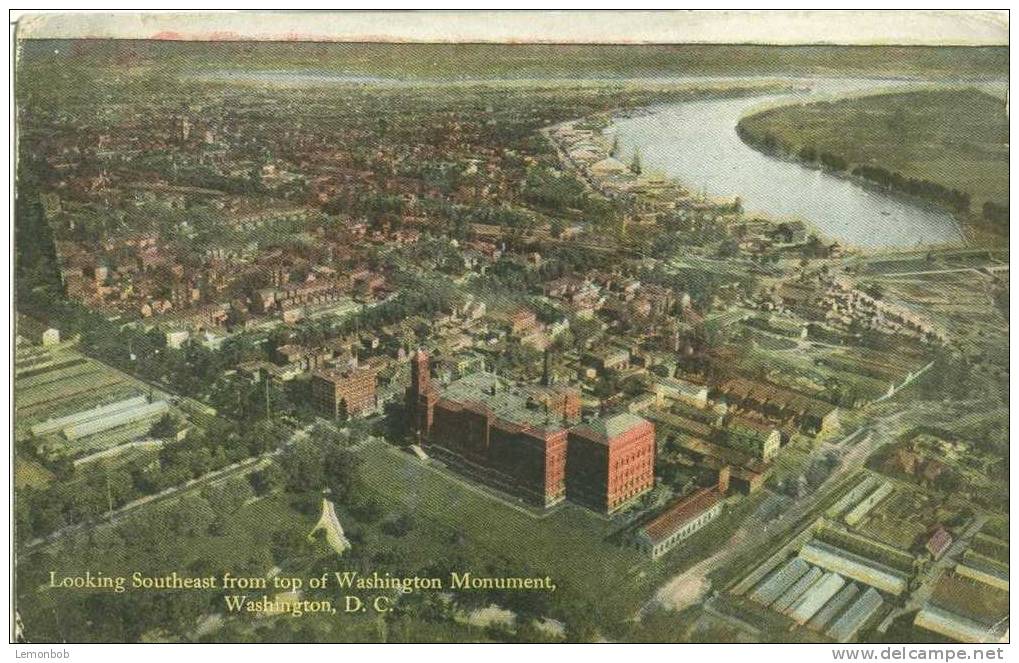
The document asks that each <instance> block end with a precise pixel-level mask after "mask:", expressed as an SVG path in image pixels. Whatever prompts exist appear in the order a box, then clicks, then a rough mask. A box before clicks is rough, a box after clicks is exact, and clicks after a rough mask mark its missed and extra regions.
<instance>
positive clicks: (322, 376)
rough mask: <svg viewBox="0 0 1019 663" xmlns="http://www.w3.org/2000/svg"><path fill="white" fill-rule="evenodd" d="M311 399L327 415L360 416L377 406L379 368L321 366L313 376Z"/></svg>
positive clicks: (334, 416) (333, 416)
mask: <svg viewBox="0 0 1019 663" xmlns="http://www.w3.org/2000/svg"><path fill="white" fill-rule="evenodd" d="M311 400H312V402H313V403H314V404H315V407H316V409H318V410H319V411H320V412H322V414H324V415H325V416H328V417H331V418H336V417H340V416H343V415H347V416H351V417H356V416H360V415H362V414H365V413H366V412H369V411H371V410H373V409H375V406H376V402H375V371H374V370H372V369H370V368H354V369H349V370H341V369H335V368H334V369H327V370H318V371H315V372H314V373H312V376H311Z"/></svg>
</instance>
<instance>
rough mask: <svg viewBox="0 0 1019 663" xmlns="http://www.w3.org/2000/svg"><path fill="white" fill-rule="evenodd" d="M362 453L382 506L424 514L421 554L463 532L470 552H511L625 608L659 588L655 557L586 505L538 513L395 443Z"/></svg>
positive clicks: (578, 591)
mask: <svg viewBox="0 0 1019 663" xmlns="http://www.w3.org/2000/svg"><path fill="white" fill-rule="evenodd" d="M362 455H363V456H364V458H365V464H364V466H363V468H362V474H363V477H364V480H365V482H366V483H367V484H368V487H369V489H370V490H371V491H372V492H373V493H375V495H376V497H377V498H378V499H379V500H380V501H381V502H382V503H383V509H384V510H386V511H390V510H396V509H399V510H403V511H408V512H409V513H411V514H412V516H413V517H414V518H416V519H418V520H420V521H422V523H421V525H420V527H419V528H418V529H419V530H420V529H424V530H426V531H427V535H426V534H422V533H420V532H419V533H418V534H417V536H419V543H420V545H421V546H422V547H423V548H424V549H419V550H418V554H420V555H428V554H439V555H442V554H445V552H448V549H449V548H450V545H449V541H450V540H451V538H453V537H456V536H457V535H459V537H460V539H461V540H462V541H463V546H464V547H467V548H471V549H473V550H470V551H465V552H469V553H475V554H477V553H480V555H479V556H480V557H481V558H497V557H505V558H508V560H509V561H510V563H511V564H512V568H514V569H515V570H516V571H517V572H519V573H520V574H522V575H523V574H534V575H541V576H544V575H550V576H552V578H553V580H554V581H555V582H556V583H557V585H559V587H560V588H561V589H562V590H563V591H566V592H569V593H571V594H573V595H574V596H579V597H583V598H584V599H587V600H588V601H591V602H594V601H595V600H596V599H599V598H601V600H600V601H599V603H600V606H602V607H604V608H606V609H611V610H613V611H618V612H619V613H620V614H632V612H633V611H635V610H636V608H637V607H638V606H639V604H640V602H641V601H642V600H644V599H646V598H647V597H648V596H649V595H650V594H651V593H652V591H653V589H654V585H653V583H652V580H653V578H652V576H655V575H657V574H655V573H653V572H651V573H648V572H649V571H650V569H651V564H650V562H649V561H648V560H647V559H646V558H644V557H643V556H641V555H640V554H639V553H638V552H636V551H634V550H631V549H628V548H624V547H622V546H620V545H619V544H618V543H613V542H610V541H608V540H607V539H608V537H609V536H611V535H612V534H613V533H614V531H615V529H616V528H615V527H614V526H613V524H612V523H611V522H610V521H608V520H606V519H604V518H601V517H599V516H598V515H596V514H594V513H592V512H590V511H587V510H586V509H582V508H580V507H577V506H574V505H572V504H566V505H564V506H563V507H561V508H559V509H557V510H556V511H555V512H554V513H551V514H548V515H545V516H543V517H538V516H535V515H532V514H531V513H529V511H530V510H529V509H526V508H525V507H515V506H511V503H510V502H509V499H508V498H507V500H506V501H503V500H502V499H500V498H498V497H496V496H495V495H493V494H490V493H489V492H488V491H487V489H483V488H479V487H476V486H474V485H472V484H470V483H468V482H467V480H465V479H461V478H460V477H459V476H457V475H454V474H452V472H451V471H450V470H445V469H439V468H436V467H432V466H426V465H424V464H422V463H421V462H419V461H417V460H416V459H413V458H411V457H410V456H409V455H407V454H405V453H403V452H401V451H399V450H397V449H394V448H391V447H381V446H375V447H371V448H369V449H368V450H366V452H365V453H363V454H362ZM466 556H467V557H468V558H469V557H471V556H474V555H473V554H468V555H466ZM606 599H608V600H606Z"/></svg>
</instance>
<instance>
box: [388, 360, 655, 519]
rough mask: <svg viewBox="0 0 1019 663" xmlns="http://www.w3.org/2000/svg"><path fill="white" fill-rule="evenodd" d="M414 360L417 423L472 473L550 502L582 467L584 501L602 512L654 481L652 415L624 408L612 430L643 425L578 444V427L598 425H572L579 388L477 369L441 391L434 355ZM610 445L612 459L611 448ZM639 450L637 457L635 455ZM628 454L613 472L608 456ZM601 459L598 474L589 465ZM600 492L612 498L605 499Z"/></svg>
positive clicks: (446, 456) (411, 405)
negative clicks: (431, 367)
mask: <svg viewBox="0 0 1019 663" xmlns="http://www.w3.org/2000/svg"><path fill="white" fill-rule="evenodd" d="M412 361H413V363H412V364H411V386H410V387H409V388H408V389H407V406H408V422H409V424H410V427H411V430H412V431H413V433H414V434H415V436H416V437H417V439H418V440H419V441H420V442H421V443H422V444H424V445H427V446H428V447H429V449H431V450H432V453H433V454H436V455H438V456H440V457H441V458H443V460H444V461H446V462H448V463H449V464H450V465H452V466H454V467H457V468H458V469H459V470H461V471H463V472H466V473H467V474H469V475H470V476H472V477H474V478H477V479H479V480H481V481H483V482H485V483H488V484H489V485H494V486H496V487H498V488H500V489H503V490H506V491H508V492H512V493H515V494H518V495H522V496H524V497H525V498H526V499H528V500H529V501H531V502H533V503H536V504H539V505H542V506H551V505H553V504H556V503H558V502H560V501H562V500H563V499H564V497H566V496H567V494H568V493H567V481H568V476H569V475H570V473H571V472H574V468H576V471H575V474H576V477H575V482H574V483H575V486H576V488H577V490H578V491H579V492H578V493H577V494H578V496H582V495H583V494H585V493H584V490H587V492H590V493H591V494H592V495H593V496H594V497H593V498H592V499H591V500H589V501H585V502H582V503H584V504H585V505H589V506H591V507H592V508H595V509H598V510H600V511H609V510H615V509H618V508H619V507H620V506H622V505H623V504H624V503H625V502H626V501H628V500H629V499H632V498H633V497H635V496H636V495H639V494H640V493H643V492H644V491H646V490H647V489H648V488H650V487H651V485H652V484H653V482H654V477H653V470H654V453H655V443H654V427H653V426H652V425H651V424H650V423H649V422H647V421H645V420H643V419H640V418H639V417H634V416H633V415H620V416H622V417H624V420H618V421H616V419H617V418H615V417H614V418H612V419H610V420H608V421H615V423H612V424H611V429H612V430H613V431H615V430H616V429H617V428H620V429H621V428H624V427H625V425H624V424H625V423H632V422H633V421H634V420H635V421H636V422H639V423H641V424H642V425H640V426H637V427H636V428H634V429H633V430H630V429H627V430H625V431H623V433H622V434H621V435H619V436H615V435H614V436H613V438H612V440H611V444H608V445H605V444H594V445H589V444H588V439H587V438H586V437H584V436H583V435H581V437H582V438H583V439H582V441H581V442H578V443H577V444H578V448H577V450H576V451H574V450H573V449H572V445H573V442H572V438H573V432H572V431H573V430H575V429H576V428H581V427H584V426H587V427H591V426H593V425H595V424H582V425H581V426H577V427H574V424H575V423H576V420H577V419H578V418H579V416H580V395H579V393H577V392H576V390H571V389H569V388H567V387H555V388H549V387H538V386H535V385H519V384H516V383H513V382H511V381H509V380H505V379H503V378H500V377H499V376H497V375H494V374H492V373H486V372H477V373H472V374H470V375H467V376H465V377H464V378H461V379H460V380H457V381H455V382H452V383H451V384H449V385H448V386H446V387H445V388H444V389H443V390H442V392H441V394H440V393H439V391H438V389H436V387H435V386H434V385H432V384H431V381H430V379H429V376H428V356H427V355H426V354H425V353H423V352H420V351H419V352H418V353H417V355H415V357H414V359H413V360H412ZM648 435H650V437H649V438H648V437H647V436H648ZM649 441H650V445H648V442H649ZM609 448H611V450H612V453H611V459H609V458H608V456H607V455H606V449H609ZM638 453H639V455H640V460H639V462H638V461H631V456H633V455H635V454H638ZM648 453H649V454H650V460H649V461H648V460H647V459H646V458H645V456H646V454H648ZM624 458H625V460H626V462H627V465H626V467H621V468H617V469H616V470H613V471H612V472H609V470H608V465H607V463H609V462H616V461H620V460H623V459H624ZM571 459H572V462H573V465H570V462H571ZM601 465H604V468H603V469H604V471H603V472H601V474H600V475H599V473H598V471H597V469H590V468H597V467H599V466H601ZM638 469H639V471H640V476H639V480H638V479H637V476H638V475H637V471H638ZM645 475H646V476H645ZM599 476H601V478H600V479H599ZM599 481H601V482H602V484H603V485H601V486H599V484H598V482H599ZM599 494H604V495H611V498H608V497H605V498H603V499H601V500H600V501H599V499H598V497H597V495H599ZM624 494H625V496H626V497H623V495H624ZM578 501H579V500H578ZM609 504H611V507H609V506H607V505H609Z"/></svg>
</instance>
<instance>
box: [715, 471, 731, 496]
mask: <svg viewBox="0 0 1019 663" xmlns="http://www.w3.org/2000/svg"><path fill="white" fill-rule="evenodd" d="M730 471H731V468H730V467H729V466H728V465H723V466H722V467H720V468H719V469H718V492H720V493H721V494H722V495H725V494H726V493H728V492H729V472H730Z"/></svg>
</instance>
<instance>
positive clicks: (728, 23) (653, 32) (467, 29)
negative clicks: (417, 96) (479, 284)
mask: <svg viewBox="0 0 1019 663" xmlns="http://www.w3.org/2000/svg"><path fill="white" fill-rule="evenodd" d="M17 34H18V37H19V38H38V39H44V38H80V37H95V38H114V39H153V38H155V39H176V40H252V39H257V40H304V41H347V42H356V41H406V42H464V41H466V42H498V43H507V42H508V43H513V42H544V43H758V44H903V45H921V44H929V45H933V44H959V45H981V46H986V45H1007V44H1008V12H1007V11H1005V12H1003V11H946V10H938V11H934V10H907V11H897V10H896V11H892V10H889V11H878V10H857V11H809V10H759V11H750V10H739V11H632V12H624V11H601V12H598V11H536V10H528V11H392V12H239V11H225V12H215V13H199V12H189V13H154V12H153V13H137V12H124V13H112V12H106V13H98V12H75V13H67V12H65V13H45V14H25V15H22V16H20V17H19V20H18V30H17Z"/></svg>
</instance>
